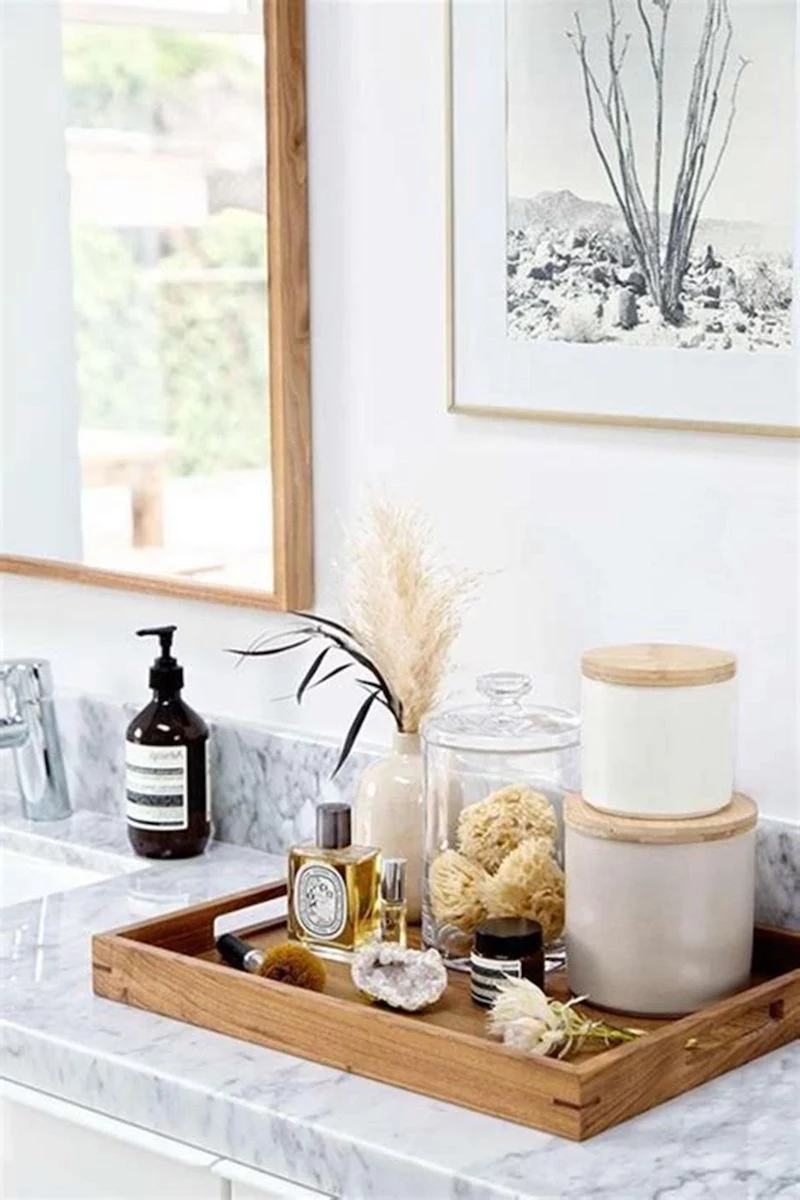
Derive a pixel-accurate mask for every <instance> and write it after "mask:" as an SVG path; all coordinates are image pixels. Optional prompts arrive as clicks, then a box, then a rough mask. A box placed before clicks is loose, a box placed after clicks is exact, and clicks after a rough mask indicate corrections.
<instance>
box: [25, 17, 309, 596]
mask: <svg viewBox="0 0 800 1200" xmlns="http://www.w3.org/2000/svg"><path fill="white" fill-rule="evenodd" d="M10 7H11V9H12V10H15V9H17V8H18V9H19V10H20V12H19V13H18V14H17V13H16V12H12V18H11V20H12V24H11V34H10V38H9V37H8V36H5V41H6V43H7V46H6V51H7V57H8V59H9V67H10V73H11V74H10V78H7V80H6V88H7V89H9V90H10V91H11V95H10V97H9V91H8V90H7V92H6V103H7V104H8V103H9V99H11V100H13V102H14V106H15V109H16V111H28V112H30V114H31V123H30V125H29V126H27V127H26V131H25V135H24V136H22V134H20V135H19V136H18V137H16V138H14V137H13V136H12V137H11V138H9V137H4V159H5V163H4V176H5V178H6V179H7V180H8V179H12V178H13V179H16V184H15V185H12V204H11V208H12V211H16V213H17V216H18V218H19V221H18V223H17V224H16V225H15V234H16V237H15V240H17V241H18V242H19V243H20V246H19V251H18V253H19V256H20V268H22V269H24V270H26V271H27V272H28V274H30V272H31V261H33V270H34V272H35V271H36V267H37V259H38V260H39V263H40V269H41V271H42V272H43V274H42V276H41V281H40V291H39V293H38V295H37V292H36V289H34V288H33V287H32V288H26V287H22V288H16V289H15V288H10V287H9V286H8V282H6V289H5V296H4V309H5V317H4V319H5V320H6V324H7V328H8V326H9V325H10V328H11V330H12V332H13V331H14V330H16V331H17V332H18V334H19V337H14V338H13V339H12V340H11V342H10V343H9V344H10V345H11V346H12V348H11V350H10V359H11V363H10V366H9V363H8V361H6V364H5V369H6V378H5V380H4V384H5V387H4V393H5V399H4V438H3V450H2V459H3V476H4V504H3V514H2V549H3V551H4V554H3V558H2V566H3V568H4V569H5V570H9V571H16V572H24V573H28V574H41V575H56V576H59V577H61V578H67V579H75V580H77V581H80V582H90V583H95V584H104V583H105V584H108V585H110V586H116V587H126V588H140V589H146V590H151V591H168V592H170V593H172V594H181V595H186V596H190V597H196V598H207V599H212V600H217V601H222V602H234V603H245V604H255V605H259V606H262V607H274V608H291V607H302V606H305V605H307V604H308V603H310V600H311V528H310V527H311V500H310V473H311V471H310V429H309V426H310V416H309V396H308V271H307V243H308V238H307V215H306V209H307V201H306V143H305V79H304V75H305V54H304V3H303V0H81V2H80V3H73V2H65V3H62V4H60V5H59V4H57V3H56V2H55V0H52V2H51V0H46V2H45V3H43V4H42V5H37V6H32V8H33V9H36V10H38V11H37V12H33V11H32V10H31V6H27V5H24V4H21V3H18V2H17V0H12V2H11V6H10ZM26 8H27V9H28V11H27V13H26V12H24V11H23V10H24V9H26ZM15 62H16V63H17V64H18V65H17V67H16V69H15V67H14V63H15ZM22 63H24V69H22V67H21V65H19V64H22ZM4 65H5V64H4ZM6 75H8V72H6ZM43 98H44V99H45V100H46V103H43V102H42V100H43ZM35 145H38V146H39V148H40V151H41V152H40V154H39V155H38V156H34V155H32V153H31V147H32V146H35ZM14 201H15V202H14ZM5 219H6V220H7V221H8V220H10V218H9V216H8V214H6V218H5ZM37 247H38V248H39V250H40V253H39V254H38V255H37V253H36V248H37ZM14 255H15V251H14V250H13V249H12V251H11V258H12V262H11V264H10V267H11V268H13V266H14ZM12 277H13V273H12V270H7V273H6V280H7V281H8V280H9V279H10V278H12ZM34 324H37V325H38V339H37V341H38V344H34V345H32V344H31V343H32V341H33V339H32V337H31V334H30V329H31V327H32V326H33V325H34ZM6 357H7V360H8V357H9V355H7V356H6Z"/></svg>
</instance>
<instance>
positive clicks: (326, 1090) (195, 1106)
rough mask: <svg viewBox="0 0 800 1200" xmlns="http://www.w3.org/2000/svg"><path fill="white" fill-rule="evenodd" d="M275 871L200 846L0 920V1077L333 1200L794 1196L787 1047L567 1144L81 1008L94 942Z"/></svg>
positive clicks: (152, 1019) (94, 1007)
mask: <svg viewBox="0 0 800 1200" xmlns="http://www.w3.org/2000/svg"><path fill="white" fill-rule="evenodd" d="M75 819H76V820H77V818H75ZM95 821H96V822H97V823H98V825H99V826H102V824H103V818H102V817H99V816H96V817H95ZM59 824H62V823H59ZM64 824H69V822H67V823H64ZM108 824H113V825H115V826H117V825H118V824H119V823H118V822H108ZM95 829H96V831H97V834H98V837H99V839H100V841H101V843H102V845H103V846H105V847H108V846H109V845H113V842H114V836H116V835H113V834H105V835H103V834H102V831H101V830H100V829H99V828H98V826H95ZM37 836H41V835H37ZM61 841H62V842H64V843H66V844H74V843H71V842H70V838H69V837H68V836H67V835H66V834H63V835H62V837H61ZM282 870H283V859H282V857H280V858H270V857H267V856H265V855H263V854H260V853H257V852H255V851H252V850H246V849H242V848H238V847H234V846H226V845H216V846H214V847H213V848H212V850H211V851H210V852H209V853H208V854H207V855H205V856H203V857H202V858H198V859H191V860H187V861H184V862H181V863H159V864H157V865H155V866H150V867H147V869H145V870H142V871H140V872H139V873H137V874H133V875H123V876H118V877H117V878H115V879H110V880H105V881H103V882H101V883H97V884H94V885H91V886H89V887H86V888H79V889H76V890H74V891H72V892H69V893H64V894H61V895H57V896H50V897H47V898H46V899H44V900H41V901H32V902H30V903H27V904H22V905H18V906H16V907H15V908H9V909H5V910H4V911H3V912H2V914H0V925H1V927H2V934H3V936H2V937H1V938H0V986H1V989H2V1000H3V1010H4V1017H5V1022H4V1027H3V1040H2V1045H1V1047H0V1054H1V1055H2V1058H1V1059H0V1071H1V1072H2V1073H3V1074H5V1075H6V1076H7V1077H9V1078H11V1079H14V1080H16V1081H17V1082H20V1083H23V1084H28V1085H30V1086H33V1087H37V1088H40V1089H41V1090H43V1091H46V1092H50V1093H52V1094H55V1095H58V1096H61V1097H63V1098H65V1099H68V1100H72V1101H74V1102H76V1103H80V1104H83V1105H86V1106H87V1107H89V1108H94V1109H97V1110H99V1111H101V1112H104V1113H107V1114H109V1115H111V1116H115V1117H118V1118H120V1119H122V1120H125V1121H129V1122H131V1123H133V1124H137V1125H141V1126H143V1127H145V1128H149V1129H154V1130H155V1131H156V1132H159V1133H162V1134H164V1135H166V1136H169V1137H174V1138H178V1139H180V1140H183V1141H185V1142H188V1143H190V1144H193V1145H196V1146H200V1147H202V1148H204V1149H205V1150H208V1151H210V1152H212V1153H216V1154H219V1155H222V1156H225V1157H228V1158H232V1159H235V1160H237V1161H239V1162H242V1163H245V1164H246V1165H249V1166H253V1167H257V1168H261V1169H263V1170H267V1171H272V1172H274V1173H276V1174H278V1175H282V1176H284V1177H286V1178H289V1179H292V1180H294V1181H296V1182H298V1183H301V1184H306V1185H308V1186H312V1187H315V1188H317V1189H319V1190H320V1191H322V1192H325V1193H328V1194H331V1195H336V1196H345V1197H347V1198H348V1200H408V1197H410V1196H414V1197H415V1200H416V1198H418V1200H448V1198H452V1200H518V1198H523V1197H528V1198H530V1197H536V1198H538V1200H550V1198H555V1197H559V1198H565V1200H584V1198H585V1197H587V1196H592V1197H593V1198H597V1200H612V1198H613V1200H648V1198H652V1200H656V1198H659V1200H662V1198H663V1200H666V1198H667V1197H670V1198H672V1197H679V1198H682V1200H695V1198H697V1197H713V1198H714V1200H717V1198H718V1197H719V1198H722V1197H724V1200H760V1198H761V1197H764V1198H765V1200H766V1197H772V1196H786V1197H788V1196H790V1195H792V1193H793V1190H794V1191H795V1192H796V1190H797V1189H798V1188H800V1046H798V1045H796V1044H795V1045H793V1046H788V1047H785V1048H784V1049H782V1050H778V1051H776V1052H774V1053H773V1054H771V1055H768V1056H766V1057H765V1058H763V1059H761V1060H759V1061H758V1062H756V1063H753V1064H750V1065H749V1066H748V1067H746V1068H743V1069H742V1070H740V1071H737V1072H734V1073H731V1074H729V1075H726V1076H723V1077H721V1078H720V1079H718V1080H716V1081H714V1082H712V1083H710V1084H707V1085H705V1086H704V1087H702V1088H699V1089H697V1090H695V1091H694V1092H691V1093H688V1094H686V1095H684V1096H682V1097H680V1098H678V1099H677V1100H674V1101H672V1102H670V1103H668V1104H665V1105H662V1106H660V1107H659V1108H657V1109H655V1110H653V1111H652V1112H650V1113H647V1114H645V1115H643V1116H641V1117H638V1118H635V1119H634V1120H632V1121H629V1122H627V1123H625V1124H624V1125H623V1126H620V1127H618V1128H617V1129H615V1130H612V1131H610V1132H609V1133H606V1134H601V1135H600V1136H599V1137H597V1138H594V1139H592V1140H591V1141H590V1142H587V1143H584V1144H582V1145H578V1144H574V1143H570V1142H566V1141H564V1140H562V1139H559V1138H556V1137H552V1136H551V1135H549V1134H544V1133H539V1132H537V1131H535V1130H530V1129H524V1128H522V1127H519V1126H515V1125H512V1124H509V1123H507V1122H503V1121H499V1120H495V1119H493V1118H490V1117H486V1116H482V1115H481V1114H478V1113H472V1112H469V1111H466V1110H461V1109H457V1108H454V1107H452V1106H450V1105H447V1104H443V1103H441V1102H439V1101H434V1100H430V1099H428V1098H426V1097H422V1096H416V1095H414V1094H412V1093H410V1092H404V1091H400V1090H397V1089H395V1088H391V1087H388V1086H386V1085H383V1084H378V1083H373V1082H371V1081H369V1080H366V1079H362V1078H359V1077H357V1076H350V1075H348V1074H345V1073H343V1072H338V1071H333V1070H329V1069H328V1068H325V1067H323V1066H321V1065H319V1064H316V1063H311V1062H305V1061H301V1060H299V1059H295V1058H292V1057H290V1056H288V1055H284V1054H280V1053H278V1052H277V1051H274V1050H268V1049H264V1048H261V1047H258V1046H254V1045H249V1044H246V1043H242V1042H238V1041H235V1040H233V1039H230V1038H227V1037H222V1036H220V1035H217V1034H213V1033H210V1032H208V1031H206V1030H202V1029H195V1028H193V1027H191V1026H186V1025H182V1024H180V1023H178V1022H174V1021H170V1020H166V1019H164V1018H161V1017H158V1016H155V1015H154V1014H151V1013H146V1012H139V1011H137V1010H134V1009H130V1008H127V1007H125V1006H123V1005H117V1004H112V1003H110V1002H107V1001H104V1000H101V999H99V998H98V997H95V996H94V995H93V994H92V992H91V986H90V966H89V944H88V942H89V936H90V934H91V933H92V932H93V931H96V930H102V929H107V928H110V927H114V926H118V925H123V924H125V923H126V922H128V921H132V920H137V919H139V918H140V917H142V916H144V915H154V914H155V913H158V912H164V911H169V910H171V909H175V908H178V907H183V906H184V905H186V904H190V903H195V902H197V901H198V900H201V899H204V898H207V897H209V896H213V895H217V894H224V893H225V892H229V891H232V890H235V889H238V888H245V887H248V886H250V885H256V884H259V883H263V882H266V881H268V880H269V879H270V878H274V877H276V876H277V875H279V874H280V873H281V872H282Z"/></svg>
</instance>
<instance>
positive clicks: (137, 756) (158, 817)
mask: <svg viewBox="0 0 800 1200" xmlns="http://www.w3.org/2000/svg"><path fill="white" fill-rule="evenodd" d="M187 796H188V793H187V780H186V747H185V746H143V745H141V743H139V742H126V744H125V799H126V805H125V809H126V816H127V818H128V824H129V825H133V826H134V827H135V828H136V829H161V830H168V829H187V828H188V825H189V806H188V801H187Z"/></svg>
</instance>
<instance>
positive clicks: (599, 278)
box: [449, 0, 800, 436]
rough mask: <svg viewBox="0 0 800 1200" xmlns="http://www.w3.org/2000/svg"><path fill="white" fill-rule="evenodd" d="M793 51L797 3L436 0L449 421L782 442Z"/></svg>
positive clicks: (793, 359)
mask: <svg viewBox="0 0 800 1200" xmlns="http://www.w3.org/2000/svg"><path fill="white" fill-rule="evenodd" d="M796 39H797V4H796V0H451V6H450V66H451V73H450V106H451V118H452V131H451V132H452V145H451V162H450V181H449V182H450V210H451V239H450V242H451V244H450V254H451V261H450V276H451V303H452V312H451V328H450V336H451V368H452V379H451V400H450V406H451V408H453V409H455V410H456V411H471V412H481V413H488V414H494V413H497V414H500V413H502V414H506V415H519V416H532V417H538V418H541V419H549V420H578V421H594V422H602V423H609V422H611V423H621V424H646V425H678V426H689V427H700V428H718V429H721V430H728V431H732V432H748V431H753V432H761V433H771V434H783V435H787V436H798V434H800V396H799V394H798V393H799V390H800V389H799V387H798V353H797V347H798V343H799V342H800V338H799V337H798V304H797V299H796V297H797V284H798V271H797V257H798V256H797V252H796V249H797V243H798V241H800V234H799V233H798V227H799V226H800V218H799V217H798V172H797V130H798V119H797V70H796V62H797V57H798V54H797V40H796ZM659 111H660V113H661V116H660V117H659ZM659 126H660V138H659V134H658V130H659ZM659 145H660V151H659V150H658V146H659Z"/></svg>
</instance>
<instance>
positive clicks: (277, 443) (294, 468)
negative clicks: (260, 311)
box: [0, 0, 313, 611]
mask: <svg viewBox="0 0 800 1200" xmlns="http://www.w3.org/2000/svg"><path fill="white" fill-rule="evenodd" d="M263 6H264V29H265V34H266V44H267V54H266V97H267V143H268V153H267V225H268V241H267V257H268V271H269V327H270V336H269V356H270V386H269V398H268V405H269V415H270V443H271V470H272V490H273V556H274V561H273V578H274V589H273V591H272V592H266V591H258V590H255V589H247V588H238V587H232V586H228V585H217V584H210V583H193V582H191V581H188V580H186V581H185V580H183V579H180V578H164V577H158V576H152V575H139V574H132V573H131V574H129V573H127V572H125V573H123V572H118V571H111V570H103V569H99V568H94V567H86V566H83V565H81V564H80V563H71V562H61V561H55V560H53V561H51V560H48V559H40V558H30V557H24V556H19V555H0V572H6V573H8V574H13V575H27V576H33V577H36V578H48V579H58V580H63V581H65V582H71V583H77V584H85V585H91V586H94V587H108V588H117V589H122V590H125V591H138V592H152V593H157V594H161V595H168V596H174V597H182V598H186V599H191V600H203V601H210V602H213V603H216V604H229V605H239V606H245V607H251V608H261V609H267V610H278V611H287V610H291V609H297V608H306V607H308V606H310V604H311V602H312V596H313V529H312V523H313V510H312V491H311V488H312V468H311V400H310V379H309V295H308V291H309V288H308V195H307V180H308V156H307V137H306V78H305V74H306V52H305V0H263Z"/></svg>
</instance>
